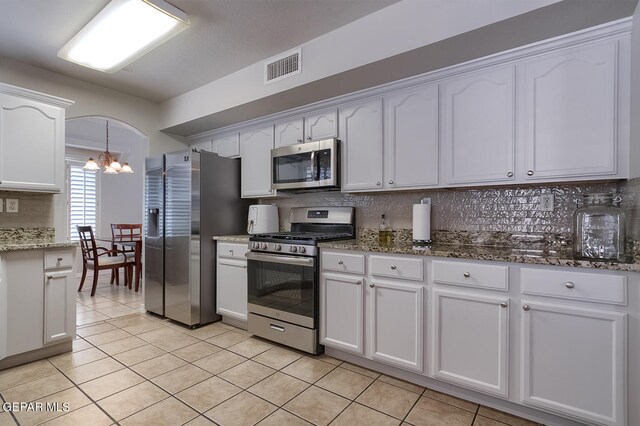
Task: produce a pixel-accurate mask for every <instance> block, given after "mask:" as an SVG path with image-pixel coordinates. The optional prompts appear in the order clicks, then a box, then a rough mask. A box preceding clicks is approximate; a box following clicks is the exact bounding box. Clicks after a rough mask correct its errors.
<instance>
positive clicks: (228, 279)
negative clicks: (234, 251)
mask: <svg viewBox="0 0 640 426" xmlns="http://www.w3.org/2000/svg"><path fill="white" fill-rule="evenodd" d="M216 312H217V313H219V314H220V315H223V316H226V317H231V318H233V319H237V320H240V321H246V320H247V262H242V261H237V260H230V259H218V270H217V281H216Z"/></svg>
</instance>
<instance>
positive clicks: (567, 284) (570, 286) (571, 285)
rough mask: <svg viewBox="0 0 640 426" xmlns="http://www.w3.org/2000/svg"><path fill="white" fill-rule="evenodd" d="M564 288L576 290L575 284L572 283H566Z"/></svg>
mask: <svg viewBox="0 0 640 426" xmlns="http://www.w3.org/2000/svg"><path fill="white" fill-rule="evenodd" d="M564 286H565V287H566V288H574V287H575V284H573V283H572V282H571V281H567V282H566V283H564Z"/></svg>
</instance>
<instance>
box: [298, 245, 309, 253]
mask: <svg viewBox="0 0 640 426" xmlns="http://www.w3.org/2000/svg"><path fill="white" fill-rule="evenodd" d="M306 251H307V250H306V249H305V248H304V247H302V246H300V247H298V253H304V252H306Z"/></svg>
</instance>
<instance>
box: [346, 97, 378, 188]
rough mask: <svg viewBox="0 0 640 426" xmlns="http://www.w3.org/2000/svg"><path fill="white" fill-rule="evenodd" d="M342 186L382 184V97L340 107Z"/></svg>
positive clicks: (376, 186)
mask: <svg viewBox="0 0 640 426" xmlns="http://www.w3.org/2000/svg"><path fill="white" fill-rule="evenodd" d="M340 140H341V141H342V147H341V153H342V190H343V191H347V192H348V191H356V190H368V189H369V190H370V189H381V188H382V100H381V99H371V100H367V101H364V102H360V103H356V104H350V105H347V106H345V107H343V108H340Z"/></svg>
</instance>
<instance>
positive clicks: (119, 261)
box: [76, 225, 133, 297]
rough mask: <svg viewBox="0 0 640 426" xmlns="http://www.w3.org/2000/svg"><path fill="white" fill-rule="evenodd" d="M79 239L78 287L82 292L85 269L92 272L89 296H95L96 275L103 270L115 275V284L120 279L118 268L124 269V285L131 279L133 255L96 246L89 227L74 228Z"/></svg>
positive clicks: (91, 229) (85, 274)
mask: <svg viewBox="0 0 640 426" xmlns="http://www.w3.org/2000/svg"><path fill="white" fill-rule="evenodd" d="M76 229H77V230H78V235H79V237H80V248H81V251H82V278H81V279H80V287H78V291H81V290H82V286H83V285H84V279H85V277H86V276H87V269H92V270H93V287H92V288H91V296H92V297H93V296H94V295H95V294H96V287H97V286H98V273H99V271H101V270H104V269H111V270H112V271H113V272H114V273H115V279H116V284H119V280H120V277H119V275H118V268H125V284H126V283H127V282H131V280H132V279H133V254H131V253H125V252H124V251H122V250H118V249H114V248H111V249H108V248H106V247H99V246H97V245H96V239H95V236H94V234H93V228H92V227H91V226H79V225H78V226H76Z"/></svg>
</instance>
